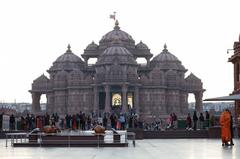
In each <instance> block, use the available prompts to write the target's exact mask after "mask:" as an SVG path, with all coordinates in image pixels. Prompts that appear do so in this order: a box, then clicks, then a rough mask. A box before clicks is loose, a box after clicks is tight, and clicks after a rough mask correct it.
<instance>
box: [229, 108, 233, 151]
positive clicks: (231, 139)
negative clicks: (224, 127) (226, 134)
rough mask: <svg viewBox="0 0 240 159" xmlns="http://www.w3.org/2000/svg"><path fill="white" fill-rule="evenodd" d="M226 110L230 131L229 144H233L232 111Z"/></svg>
mask: <svg viewBox="0 0 240 159" xmlns="http://www.w3.org/2000/svg"><path fill="white" fill-rule="evenodd" d="M228 112H229V113H230V132H231V138H230V145H231V146H233V145H234V143H233V137H234V134H233V132H234V131H233V117H232V113H231V111H230V110H228Z"/></svg>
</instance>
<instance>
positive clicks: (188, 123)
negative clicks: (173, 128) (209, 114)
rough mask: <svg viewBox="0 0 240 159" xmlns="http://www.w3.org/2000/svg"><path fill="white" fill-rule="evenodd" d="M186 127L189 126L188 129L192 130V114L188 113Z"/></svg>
mask: <svg viewBox="0 0 240 159" xmlns="http://www.w3.org/2000/svg"><path fill="white" fill-rule="evenodd" d="M186 125H187V127H186V129H187V130H192V119H191V116H190V113H188V115H187V119H186Z"/></svg>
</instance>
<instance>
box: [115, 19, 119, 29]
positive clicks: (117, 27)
mask: <svg viewBox="0 0 240 159" xmlns="http://www.w3.org/2000/svg"><path fill="white" fill-rule="evenodd" d="M119 29H120V27H119V22H118V20H116V21H115V27H114V30H119Z"/></svg>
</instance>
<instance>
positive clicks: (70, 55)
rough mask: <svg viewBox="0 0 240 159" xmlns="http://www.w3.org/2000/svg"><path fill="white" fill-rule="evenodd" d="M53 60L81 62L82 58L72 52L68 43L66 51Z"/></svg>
mask: <svg viewBox="0 0 240 159" xmlns="http://www.w3.org/2000/svg"><path fill="white" fill-rule="evenodd" d="M55 62H81V63H83V61H82V59H81V58H80V57H78V56H77V55H75V54H74V53H72V50H71V46H70V45H68V49H67V51H66V52H65V53H64V54H63V55H61V56H59V57H58V58H57V60H56V61H55Z"/></svg>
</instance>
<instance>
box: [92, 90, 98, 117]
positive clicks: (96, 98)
mask: <svg viewBox="0 0 240 159" xmlns="http://www.w3.org/2000/svg"><path fill="white" fill-rule="evenodd" d="M93 93H94V104H93V112H94V113H96V112H97V111H98V109H99V106H98V104H99V102H98V101H99V96H98V87H97V86H94V88H93Z"/></svg>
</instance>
